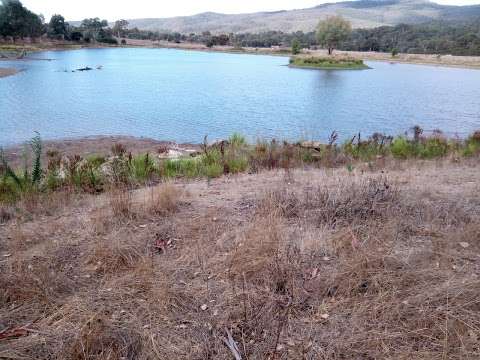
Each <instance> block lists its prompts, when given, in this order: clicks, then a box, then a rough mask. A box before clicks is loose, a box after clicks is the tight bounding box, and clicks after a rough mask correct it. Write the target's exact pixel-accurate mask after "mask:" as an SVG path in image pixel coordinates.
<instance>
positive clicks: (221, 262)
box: [0, 159, 480, 359]
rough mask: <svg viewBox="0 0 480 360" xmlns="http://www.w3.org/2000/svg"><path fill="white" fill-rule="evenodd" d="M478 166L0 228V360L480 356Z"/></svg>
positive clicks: (294, 184)
mask: <svg viewBox="0 0 480 360" xmlns="http://www.w3.org/2000/svg"><path fill="white" fill-rule="evenodd" d="M478 165H479V163H478V159H470V160H462V161H461V162H451V161H450V160H441V161H425V162H423V161H398V162H396V161H395V162H391V163H389V164H387V165H386V166H385V167H384V168H381V169H373V170H372V169H369V168H368V167H363V166H362V165H361V164H360V165H358V166H356V168H355V169H354V170H350V171H349V170H347V169H344V168H341V169H303V170H301V169H297V170H291V171H284V170H277V171H266V172H261V173H258V174H243V175H237V176H226V177H222V178H219V179H215V180H210V181H206V180H201V181H200V180H199V181H190V182H186V181H177V182H175V183H167V184H161V185H158V186H156V187H153V188H141V189H137V190H134V191H118V190H115V189H112V191H111V192H108V193H106V194H103V195H98V196H93V195H78V194H77V195H75V194H58V195H56V196H55V197H50V198H49V199H48V201H47V200H42V201H40V200H39V199H36V200H34V199H31V200H30V201H29V202H26V203H23V204H21V205H19V209H20V210H21V211H20V213H18V214H17V215H15V216H14V217H11V218H8V216H5V220H4V222H3V224H2V225H1V226H0V238H1V239H2V241H1V242H0V270H1V271H0V274H1V275H0V289H1V290H0V358H4V359H38V358H42V359H47V358H48V359H153V358H156V359H180V358H181V359H234V358H237V359H238V358H241V359H393V358H395V359H475V358H478V357H479V356H480V347H479V345H478V344H479V339H480V315H479V314H480V299H479V297H478V294H480V278H479V276H480V182H479V181H478V179H479V178H480V167H479V166H478ZM4 211H9V210H8V209H6V210H4ZM7 218H8V219H7ZM3 329H4V330H3Z"/></svg>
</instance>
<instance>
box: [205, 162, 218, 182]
mask: <svg viewBox="0 0 480 360" xmlns="http://www.w3.org/2000/svg"><path fill="white" fill-rule="evenodd" d="M203 175H205V176H206V177H207V178H209V179H213V178H217V177H220V176H222V175H223V166H222V165H220V164H217V163H213V164H208V165H204V167H203Z"/></svg>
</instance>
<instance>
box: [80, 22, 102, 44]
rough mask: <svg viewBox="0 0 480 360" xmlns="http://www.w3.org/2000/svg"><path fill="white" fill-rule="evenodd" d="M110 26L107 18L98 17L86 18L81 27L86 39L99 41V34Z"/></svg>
mask: <svg viewBox="0 0 480 360" xmlns="http://www.w3.org/2000/svg"><path fill="white" fill-rule="evenodd" d="M107 26H108V21H107V20H100V19H99V18H98V17H97V18H91V19H85V20H83V21H82V24H81V25H80V28H81V29H82V30H83V38H84V39H85V40H87V39H88V40H93V41H97V39H98V37H99V34H100V33H101V32H102V30H103V29H104V28H106V27H107Z"/></svg>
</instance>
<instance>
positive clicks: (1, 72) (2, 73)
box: [0, 68, 19, 78]
mask: <svg viewBox="0 0 480 360" xmlns="http://www.w3.org/2000/svg"><path fill="white" fill-rule="evenodd" d="M18 72H19V70H18V69H13V68H0V78H3V77H7V76H12V75H15V74H16V73H18Z"/></svg>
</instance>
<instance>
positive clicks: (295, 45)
mask: <svg viewBox="0 0 480 360" xmlns="http://www.w3.org/2000/svg"><path fill="white" fill-rule="evenodd" d="M301 51H302V46H301V45H300V41H298V39H293V41H292V54H293V55H298V54H300V52H301Z"/></svg>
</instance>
